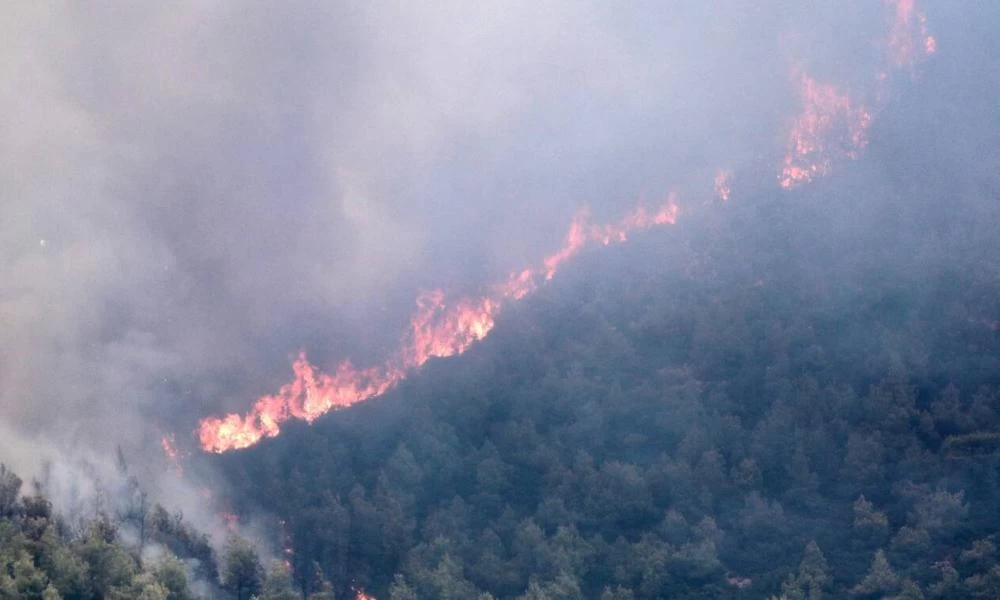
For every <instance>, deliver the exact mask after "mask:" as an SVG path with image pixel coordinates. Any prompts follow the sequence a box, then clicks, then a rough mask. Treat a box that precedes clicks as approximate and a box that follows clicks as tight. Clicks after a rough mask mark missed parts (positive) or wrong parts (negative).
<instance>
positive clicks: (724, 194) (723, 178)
mask: <svg viewBox="0 0 1000 600" xmlns="http://www.w3.org/2000/svg"><path fill="white" fill-rule="evenodd" d="M732 176H733V174H732V173H730V172H729V171H727V170H725V169H719V171H718V172H717V173H716V174H715V180H714V183H715V197H716V198H718V199H719V200H722V201H723V202H729V194H730V192H732V189H731V187H730V184H729V181H730V179H732Z"/></svg>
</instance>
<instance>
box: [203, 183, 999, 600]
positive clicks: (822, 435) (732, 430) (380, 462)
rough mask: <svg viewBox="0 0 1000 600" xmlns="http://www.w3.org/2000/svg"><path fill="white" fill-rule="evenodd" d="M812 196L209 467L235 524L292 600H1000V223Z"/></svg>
mask: <svg viewBox="0 0 1000 600" xmlns="http://www.w3.org/2000/svg"><path fill="white" fill-rule="evenodd" d="M914 185H917V184H916V183H915V184H914ZM928 185H932V184H931V183H928ZM823 193H830V192H829V191H823V190H822V189H820V190H819V191H818V192H817V194H819V199H817V198H816V197H806V198H801V197H797V198H796V202H797V204H792V203H790V202H787V201H781V202H768V201H767V199H753V200H752V201H751V200H748V201H747V202H746V204H744V205H742V206H739V205H732V206H729V207H727V208H726V209H725V212H724V213H722V215H721V216H720V215H712V214H705V215H703V216H701V217H698V216H696V215H694V216H689V221H687V222H685V223H684V224H683V226H682V225H678V227H677V228H676V229H674V230H671V231H669V232H666V233H651V234H649V235H646V236H639V237H637V238H636V239H635V240H633V241H632V242H631V243H630V244H629V245H627V246H623V247H621V248H616V249H606V250H604V251H602V252H601V253H595V254H592V255H588V256H585V257H583V258H582V260H581V261H580V262H579V263H577V264H576V265H575V267H571V268H569V269H568V270H567V271H565V272H564V273H563V277H562V278H561V279H559V280H558V281H556V282H553V285H552V286H549V287H547V288H546V289H545V290H544V291H543V292H541V294H540V295H539V296H537V297H536V298H534V299H533V300H531V301H529V302H528V303H526V304H525V305H523V306H520V307H517V308H515V309H514V310H513V311H511V312H509V313H507V314H505V315H504V318H503V320H502V322H501V323H500V324H499V326H498V328H497V330H496V331H495V332H494V334H493V335H492V336H491V337H490V338H488V339H487V340H486V341H485V342H483V343H482V344H480V345H479V346H477V347H476V348H474V349H473V350H472V351H470V352H469V353H467V354H466V355H463V356H461V357H456V358H452V359H448V360H444V361H437V362H435V363H431V364H429V365H427V367H426V368H425V369H424V371H423V372H422V373H421V375H420V376H419V377H416V378H413V379H411V380H409V381H408V382H406V383H405V384H404V385H403V386H402V387H401V388H400V389H398V390H396V391H395V392H393V393H390V394H389V395H387V396H386V397H384V398H380V399H377V400H373V401H371V402H368V403H366V404H364V405H360V406H357V407H355V408H352V409H351V410H349V411H344V412H341V413H338V414H335V415H332V416H330V417H328V418H325V419H322V420H320V421H319V422H317V423H316V424H314V425H313V426H306V425H300V426H294V427H290V428H289V429H288V430H287V431H286V433H285V435H283V436H281V437H280V438H278V439H276V440H274V441H271V442H268V443H267V444H263V445H261V446H260V447H257V448H254V449H251V450H249V451H246V452H241V453H236V454H234V455H227V456H223V457H221V459H220V460H221V463H222V465H223V467H224V468H225V470H226V471H227V472H229V473H231V474H232V477H233V480H234V481H235V483H236V486H237V488H238V489H240V490H241V491H240V492H239V493H238V494H237V499H238V501H239V498H243V503H244V507H246V508H247V509H249V508H250V507H253V506H255V505H254V504H253V503H252V502H251V499H252V500H253V502H256V501H258V500H259V501H261V502H263V503H264V505H265V506H264V508H265V509H267V510H268V511H270V512H271V513H273V514H275V515H278V516H280V518H281V519H283V520H284V522H285V524H286V527H285V531H286V535H287V537H288V539H289V540H290V545H291V547H292V549H293V550H294V554H292V555H291V563H292V567H293V574H294V582H295V586H296V587H297V589H298V590H299V591H300V592H301V593H303V594H308V593H312V592H316V591H318V588H317V587H316V584H315V582H316V581H318V579H317V568H318V569H319V571H320V572H321V573H322V575H323V576H324V577H325V578H326V579H328V580H329V581H330V582H331V583H332V585H333V589H334V591H335V592H336V593H337V597H348V596H349V595H350V594H351V593H352V592H351V591H352V590H354V589H357V588H363V589H365V590H367V591H368V592H369V593H372V594H374V595H375V596H377V597H379V598H392V599H396V600H402V599H410V598H477V597H478V598H489V597H492V598H526V599H540V598H550V599H571V598H603V599H609V600H610V599H626V598H666V597H671V598H750V597H756V598H761V597H768V596H774V597H775V598H787V599H797V598H803V599H804V598H808V599H810V600H815V599H818V598H845V597H855V598H928V599H929V598H996V597H1000V562H998V558H1000V557H998V555H997V550H996V548H997V544H998V543H1000V540H998V539H997V534H998V532H1000V513H998V512H997V511H996V498H997V497H998V492H1000V489H998V485H1000V479H998V471H997V466H998V461H1000V446H998V442H997V440H998V439H1000V387H998V384H1000V343H998V342H1000V338H998V327H997V326H996V324H995V321H994V319H995V318H996V317H997V315H998V314H1000V312H998V309H1000V306H998V305H997V300H996V299H997V298H1000V277H998V274H997V273H996V272H995V271H991V270H989V268H988V267H984V265H988V264H991V263H990V261H989V260H986V259H984V256H985V255H986V254H987V253H988V250H986V247H987V246H989V243H988V240H989V239H991V237H990V234H988V231H989V227H995V223H996V222H997V220H996V215H995V214H990V213H977V214H976V215H975V216H974V218H973V217H970V214H971V213H970V212H969V211H971V209H969V207H968V206H965V207H961V208H959V207H958V205H956V210H955V213H956V215H961V214H963V213H962V211H965V213H964V216H962V217H959V216H954V215H942V214H941V213H940V211H937V212H934V213H931V212H930V211H929V210H928V206H929V204H928V205H924V206H921V204H920V202H919V199H914V197H907V198H906V202H905V203H904V202H903V201H902V200H899V199H896V200H894V201H892V202H887V203H884V204H883V205H881V206H874V207H873V204H872V201H871V198H870V197H865V198H864V200H861V199H860V198H861V196H859V199H858V200H854V201H851V200H844V199H843V198H837V202H832V201H831V202H829V203H826V202H822V194H823ZM925 197H929V196H925ZM866 203H867V204H866ZM862 213H865V218H866V219H868V221H866V222H865V225H864V226H863V227H862V226H859V225H858V224H857V222H856V220H857V215H858V214H862ZM918 231H919V235H917V233H916V232H918ZM994 231H995V230H994ZM983 240H987V242H985V243H984V241H983Z"/></svg>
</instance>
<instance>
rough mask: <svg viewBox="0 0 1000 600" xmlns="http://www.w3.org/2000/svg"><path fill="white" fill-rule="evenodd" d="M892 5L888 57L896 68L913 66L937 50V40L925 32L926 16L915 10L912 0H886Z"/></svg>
mask: <svg viewBox="0 0 1000 600" xmlns="http://www.w3.org/2000/svg"><path fill="white" fill-rule="evenodd" d="M886 2H887V3H888V4H890V5H892V6H893V8H894V9H895V10H894V19H893V22H892V29H891V30H890V32H889V41H888V45H889V59H890V60H891V61H892V64H893V65H894V66H896V67H898V68H903V67H910V68H912V67H914V66H916V64H917V63H919V62H920V61H921V60H923V59H924V58H926V57H928V56H930V55H931V54H934V53H935V52H937V40H935V39H934V36H932V35H930V34H929V33H928V32H927V16H926V15H924V14H923V13H918V12H916V9H915V8H914V0H886Z"/></svg>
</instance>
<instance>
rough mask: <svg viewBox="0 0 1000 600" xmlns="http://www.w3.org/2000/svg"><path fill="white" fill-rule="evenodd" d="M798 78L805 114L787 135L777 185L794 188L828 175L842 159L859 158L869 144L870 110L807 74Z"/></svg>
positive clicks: (798, 118)
mask: <svg viewBox="0 0 1000 600" xmlns="http://www.w3.org/2000/svg"><path fill="white" fill-rule="evenodd" d="M798 79H799V95H800V97H801V98H802V105H803V110H802V113H801V114H800V115H799V116H797V117H796V118H795V120H794V121H793V122H792V127H791V129H790V130H789V132H788V152H787V154H785V162H784V167H783V168H782V170H781V175H780V176H779V177H778V182H779V183H780V184H781V187H783V188H785V189H791V188H793V187H795V186H797V185H800V184H803V183H808V182H809V181H812V180H813V179H815V178H816V177H819V176H822V175H826V174H827V173H828V172H829V170H830V167H831V165H832V163H833V161H834V160H835V159H837V158H841V157H842V156H846V157H847V158H851V159H854V158H857V157H858V154H859V153H860V152H861V151H862V150H864V149H865V146H867V145H868V128H869V127H870V126H871V121H872V115H871V112H870V111H869V109H867V108H866V107H865V106H863V105H859V104H857V103H855V102H853V101H852V100H851V98H850V97H849V96H847V95H846V94H842V93H840V92H839V91H838V90H837V88H835V87H834V86H832V85H827V84H823V83H819V82H817V81H816V80H815V79H813V78H812V77H810V76H809V75H806V74H801V75H799V77H798Z"/></svg>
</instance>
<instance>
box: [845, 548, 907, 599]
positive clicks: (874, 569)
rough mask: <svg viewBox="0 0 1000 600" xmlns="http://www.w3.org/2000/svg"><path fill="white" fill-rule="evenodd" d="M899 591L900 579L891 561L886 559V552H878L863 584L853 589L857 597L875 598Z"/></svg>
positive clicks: (852, 591)
mask: <svg viewBox="0 0 1000 600" xmlns="http://www.w3.org/2000/svg"><path fill="white" fill-rule="evenodd" d="M897 589H899V577H898V576H897V575H896V573H895V571H893V570H892V566H891V565H890V564H889V560H888V559H887V558H886V557H885V552H883V551H882V550H878V551H877V552H875V558H873V559H872V566H871V568H870V569H869V570H868V574H867V575H865V578H864V579H862V580H861V583H859V584H858V585H856V586H854V588H852V589H851V593H852V594H854V595H855V596H862V597H874V596H885V595H887V594H891V593H892V592H895V591H896V590H897Z"/></svg>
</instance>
